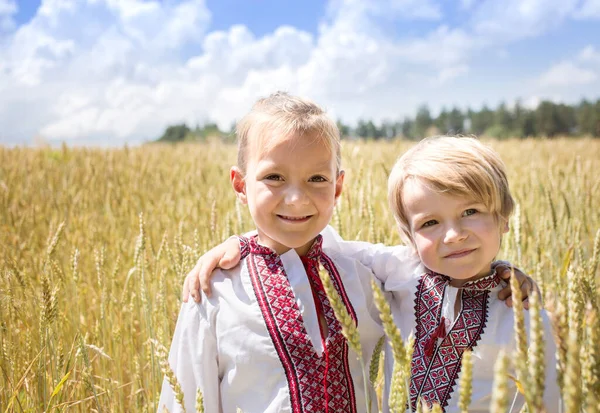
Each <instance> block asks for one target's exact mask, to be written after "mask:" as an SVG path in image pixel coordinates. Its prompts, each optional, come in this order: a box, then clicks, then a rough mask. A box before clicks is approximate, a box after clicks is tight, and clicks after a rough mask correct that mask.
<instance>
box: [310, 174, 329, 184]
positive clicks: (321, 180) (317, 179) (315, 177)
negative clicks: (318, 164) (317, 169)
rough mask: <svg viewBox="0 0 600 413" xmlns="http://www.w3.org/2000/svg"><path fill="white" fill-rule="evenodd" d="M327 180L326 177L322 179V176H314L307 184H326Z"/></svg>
mask: <svg viewBox="0 0 600 413" xmlns="http://www.w3.org/2000/svg"><path fill="white" fill-rule="evenodd" d="M327 181H328V179H327V178H326V177H324V176H323V175H315V176H311V177H310V179H309V182H327Z"/></svg>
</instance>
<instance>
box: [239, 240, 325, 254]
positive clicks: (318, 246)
mask: <svg viewBox="0 0 600 413" xmlns="http://www.w3.org/2000/svg"><path fill="white" fill-rule="evenodd" d="M241 238H242V237H240V239H241ZM247 240H248V245H249V247H250V249H249V251H248V252H251V253H252V254H256V255H264V256H277V255H278V254H277V253H276V252H275V251H273V249H271V248H269V247H267V246H265V245H261V244H259V243H258V235H254V236H252V237H250V238H247ZM322 253H323V236H322V235H321V234H319V235H317V237H316V238H315V240H314V242H313V244H312V245H311V247H310V249H309V250H308V253H307V254H306V255H305V256H304V257H303V258H306V259H310V260H318V259H319V258H320V257H321V254H322Z"/></svg>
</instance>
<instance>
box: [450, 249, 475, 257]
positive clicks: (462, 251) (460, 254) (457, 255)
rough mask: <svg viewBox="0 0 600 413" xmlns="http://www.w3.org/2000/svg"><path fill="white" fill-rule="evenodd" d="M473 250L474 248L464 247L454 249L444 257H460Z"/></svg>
mask: <svg viewBox="0 0 600 413" xmlns="http://www.w3.org/2000/svg"><path fill="white" fill-rule="evenodd" d="M473 251H475V248H472V249H464V250H460V251H456V252H453V253H451V254H448V255H446V256H445V257H444V258H461V257H465V256H467V255H469V254H470V253H472V252H473Z"/></svg>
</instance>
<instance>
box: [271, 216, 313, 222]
mask: <svg viewBox="0 0 600 413" xmlns="http://www.w3.org/2000/svg"><path fill="white" fill-rule="evenodd" d="M277 216H278V217H279V218H280V219H282V220H284V221H286V222H293V223H296V222H298V223H301V222H306V221H308V220H309V219H310V218H311V217H312V215H303V216H299V217H292V216H288V215H277Z"/></svg>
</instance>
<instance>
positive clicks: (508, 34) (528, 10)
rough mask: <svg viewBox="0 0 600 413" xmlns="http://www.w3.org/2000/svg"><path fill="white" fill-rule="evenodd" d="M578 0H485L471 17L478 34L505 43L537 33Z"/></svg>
mask: <svg viewBox="0 0 600 413" xmlns="http://www.w3.org/2000/svg"><path fill="white" fill-rule="evenodd" d="M578 2H579V0H486V1H484V2H482V3H481V4H480V5H479V6H478V8H477V9H476V11H475V13H474V14H473V15H472V17H471V20H472V24H473V26H474V28H475V32H476V33H477V34H478V35H480V36H485V37H486V38H488V39H490V40H493V41H496V42H499V43H503V42H504V43H507V42H510V41H514V40H517V39H520V38H525V37H532V36H536V35H539V34H540V33H543V32H545V31H547V30H549V29H551V28H555V27H558V26H559V25H560V24H561V23H562V22H563V21H564V20H565V19H566V18H568V17H570V16H571V15H572V14H573V12H574V10H575V9H576V6H577V4H578Z"/></svg>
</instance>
